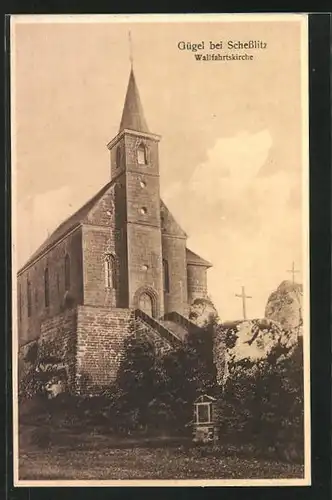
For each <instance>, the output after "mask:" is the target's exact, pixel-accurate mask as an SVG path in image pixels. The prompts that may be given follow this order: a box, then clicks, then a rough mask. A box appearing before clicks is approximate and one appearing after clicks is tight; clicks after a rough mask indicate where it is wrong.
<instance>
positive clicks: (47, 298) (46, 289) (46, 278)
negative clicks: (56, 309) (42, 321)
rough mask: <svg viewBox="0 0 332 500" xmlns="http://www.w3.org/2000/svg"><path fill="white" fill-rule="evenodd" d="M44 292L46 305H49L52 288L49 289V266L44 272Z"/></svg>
mask: <svg viewBox="0 0 332 500" xmlns="http://www.w3.org/2000/svg"><path fill="white" fill-rule="evenodd" d="M44 293H45V307H49V305H50V290H49V275H48V268H46V269H45V273H44Z"/></svg>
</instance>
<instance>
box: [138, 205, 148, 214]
mask: <svg viewBox="0 0 332 500" xmlns="http://www.w3.org/2000/svg"><path fill="white" fill-rule="evenodd" d="M139 211H140V214H142V215H145V214H146V213H147V208H146V207H141V208H140V209H139Z"/></svg>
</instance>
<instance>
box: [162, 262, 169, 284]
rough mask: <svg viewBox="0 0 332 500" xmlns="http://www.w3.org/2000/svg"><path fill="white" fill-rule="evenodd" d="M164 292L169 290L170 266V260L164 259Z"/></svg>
mask: <svg viewBox="0 0 332 500" xmlns="http://www.w3.org/2000/svg"><path fill="white" fill-rule="evenodd" d="M163 273H164V292H169V268H168V261H167V260H166V259H163Z"/></svg>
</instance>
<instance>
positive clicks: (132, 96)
mask: <svg viewBox="0 0 332 500" xmlns="http://www.w3.org/2000/svg"><path fill="white" fill-rule="evenodd" d="M124 129H130V130H135V131H136V132H145V133H149V129H148V125H147V123H146V120H145V117H144V112H143V107H142V104H141V99H140V96H139V92H138V88H137V85H136V80H135V75H134V71H133V68H131V71H130V76H129V82H128V87H127V94H126V98H125V103H124V107H123V112H122V118H121V123H120V129H119V132H121V131H122V130H124Z"/></svg>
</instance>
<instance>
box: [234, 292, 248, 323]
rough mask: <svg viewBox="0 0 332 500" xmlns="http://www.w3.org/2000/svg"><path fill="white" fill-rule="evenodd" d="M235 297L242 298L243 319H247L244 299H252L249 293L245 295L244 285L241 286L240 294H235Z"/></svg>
mask: <svg viewBox="0 0 332 500" xmlns="http://www.w3.org/2000/svg"><path fill="white" fill-rule="evenodd" d="M235 297H239V298H240V299H242V310H243V319H247V314H246V299H252V297H251V295H246V293H245V289H244V286H243V287H242V293H241V295H238V294H235Z"/></svg>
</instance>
